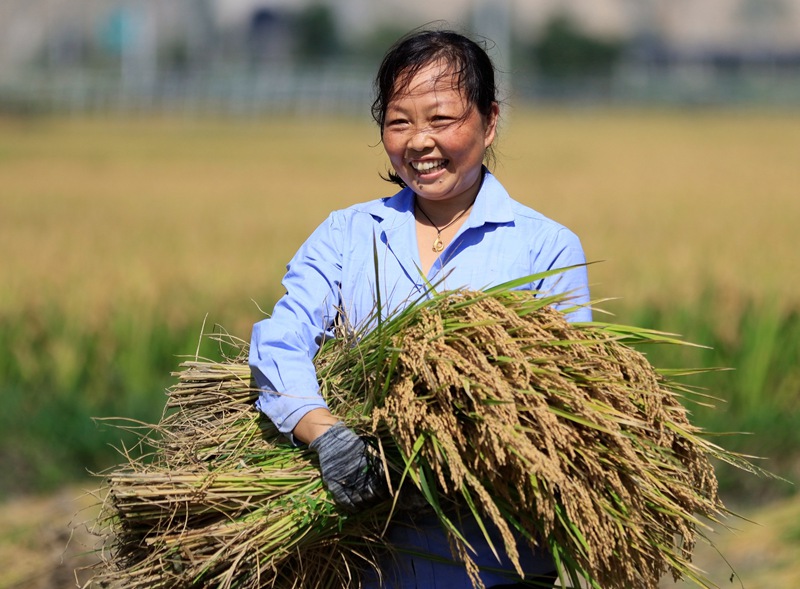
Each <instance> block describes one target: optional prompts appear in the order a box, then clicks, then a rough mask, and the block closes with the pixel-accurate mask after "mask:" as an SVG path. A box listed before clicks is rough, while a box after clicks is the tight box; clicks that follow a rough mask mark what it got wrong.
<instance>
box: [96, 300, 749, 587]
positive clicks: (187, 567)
mask: <svg viewBox="0 0 800 589" xmlns="http://www.w3.org/2000/svg"><path fill="white" fill-rule="evenodd" d="M553 302H554V299H547V298H541V297H540V298H535V297H533V296H531V294H530V293H520V292H515V291H509V290H506V289H495V290H492V291H490V292H487V293H474V292H465V291H461V292H455V293H446V294H443V295H438V296H435V297H433V298H432V299H430V300H427V301H424V302H421V303H419V304H417V305H414V306H411V307H409V308H407V309H406V310H404V311H402V312H401V313H399V314H398V315H396V316H394V317H393V318H391V319H390V320H388V321H383V322H381V321H377V326H376V327H374V329H372V330H371V331H369V332H368V333H361V334H352V333H351V334H345V335H347V336H348V337H342V338H340V339H338V340H335V341H332V342H328V344H326V345H325V346H323V349H322V350H321V351H320V353H319V354H318V356H317V360H316V361H317V367H318V374H319V377H320V383H321V388H322V392H323V394H324V395H325V396H326V399H327V400H328V402H329V405H330V407H331V410H332V411H333V412H334V413H335V414H338V415H339V416H340V417H342V418H343V419H344V420H345V421H346V422H347V423H348V425H350V426H351V427H354V428H356V429H358V430H360V431H362V432H364V433H369V434H372V435H373V436H375V438H376V439H377V440H378V446H379V449H380V452H381V455H382V459H383V460H384V461H385V463H386V464H387V466H388V467H389V468H388V471H389V472H390V473H392V477H391V479H392V480H391V483H392V486H393V490H394V491H395V497H396V498H397V497H400V496H402V495H403V494H404V493H405V491H403V489H404V488H405V486H408V485H412V486H413V487H414V488H415V492H416V493H417V494H418V495H419V494H421V495H422V497H423V498H424V499H425V501H426V502H427V503H428V505H429V506H430V507H431V509H433V510H434V511H435V513H436V514H437V515H438V517H439V520H440V522H441V523H442V525H443V526H444V528H445V529H446V530H448V532H449V533H450V536H451V540H452V546H453V552H454V556H455V557H456V558H458V559H460V560H461V561H463V562H464V563H465V565H466V566H467V568H468V570H470V571H472V573H473V578H474V580H475V584H476V586H479V583H480V582H479V581H478V578H477V571H476V566H475V564H474V563H473V562H472V560H471V558H470V552H469V547H468V546H467V545H466V544H465V543H464V541H463V540H462V539H461V538H460V536H459V534H458V532H457V529H456V527H455V525H454V523H453V522H454V519H455V516H454V515H453V514H454V513H455V511H456V510H458V509H461V510H468V511H470V512H472V513H473V514H474V516H475V517H477V518H478V519H479V521H481V522H484V523H485V524H488V522H491V523H492V524H493V525H495V526H496V527H497V528H498V529H499V530H500V531H501V532H502V535H503V538H504V543H505V547H504V548H505V550H506V552H507V553H508V554H509V555H510V557H511V558H512V561H515V562H516V560H517V553H516V544H515V542H514V541H513V538H512V530H518V531H521V532H523V534H524V535H525V536H526V537H527V538H528V540H529V543H530V545H531V546H532V547H535V546H537V545H541V544H544V545H546V546H547V547H548V549H549V550H550V551H551V552H552V553H553V554H554V556H555V558H556V560H557V562H558V563H559V566H560V569H561V571H562V574H563V575H564V577H565V578H569V579H571V581H572V582H573V583H577V582H578V580H579V579H584V580H585V581H588V582H589V583H590V585H591V586H596V587H603V588H604V589H613V588H615V587H616V588H632V589H638V588H642V589H645V588H654V587H656V586H657V584H658V580H659V579H660V578H661V577H662V576H663V575H664V574H665V573H672V575H673V576H674V577H675V578H681V577H683V578H689V579H691V580H694V581H695V582H696V583H697V584H698V585H700V586H703V587H706V586H708V585H707V583H706V582H705V581H704V579H703V578H702V577H701V576H700V575H699V574H698V573H697V572H696V571H695V570H694V569H693V568H692V566H691V554H692V549H693V547H694V544H695V542H696V539H697V536H698V535H700V536H703V535H704V534H705V526H704V524H702V523H701V520H700V519H699V518H700V517H701V516H702V517H705V518H709V519H711V520H718V519H719V518H720V517H721V516H724V515H726V514H727V511H726V509H725V508H724V506H723V505H722V503H721V501H720V499H719V497H718V494H717V482H716V478H715V476H714V472H713V469H712V466H711V464H710V459H711V458H719V459H722V460H726V461H728V462H731V463H733V464H736V465H738V466H741V467H744V468H750V467H749V464H748V463H746V462H744V461H743V460H741V459H740V458H739V457H737V456H735V455H732V454H730V453H728V452H726V451H724V450H723V449H721V448H719V447H718V446H715V445H713V444H711V443H710V442H708V441H706V440H705V439H703V438H702V437H700V434H701V433H702V432H700V431H699V430H698V428H696V427H694V426H693V425H692V424H691V423H690V422H689V420H688V418H687V413H686V410H685V409H684V407H683V406H682V405H681V403H680V402H679V398H680V395H681V393H682V392H683V389H682V388H681V387H680V386H678V385H677V384H675V383H674V382H671V381H669V380H667V379H665V378H664V377H662V376H660V375H659V374H658V373H657V372H656V370H655V369H654V368H653V367H652V366H650V365H649V363H648V362H647V360H646V359H645V358H644V356H642V355H641V354H640V353H639V352H637V351H635V350H633V349H632V348H631V347H630V345H629V344H631V343H635V342H642V341H651V340H666V338H663V337H662V336H661V335H659V334H657V333H655V332H649V331H645V330H638V329H634V328H623V327H620V326H611V325H604V324H599V323H591V324H569V323H567V322H566V320H565V319H564V317H563V315H562V314H561V313H559V312H557V311H554V310H552V309H551V308H550V307H549V305H550V304H552V303H553ZM256 394H257V392H256V391H253V389H252V388H251V387H250V383H249V373H248V371H247V366H246V365H245V364H244V360H243V359H242V356H241V355H240V356H239V358H238V359H235V360H231V361H230V362H229V363H220V364H213V363H204V362H192V363H187V364H186V365H185V370H184V372H182V373H180V374H179V382H178V384H177V385H176V386H174V387H173V388H172V390H171V391H170V401H169V405H171V406H173V407H175V408H176V409H177V411H175V412H173V413H171V414H169V415H168V416H167V417H165V418H164V420H162V423H161V424H160V426H159V427H158V428H157V429H156V433H157V435H154V436H151V437H150V438H148V440H146V441H147V443H148V445H150V446H151V447H152V448H153V453H152V454H153V456H152V457H151V460H150V461H149V463H145V462H144V461H139V460H131V461H130V463H129V464H128V465H127V467H126V468H124V469H121V470H119V471H118V472H116V473H112V475H111V476H110V477H109V502H108V507H109V509H108V511H107V514H108V516H109V519H108V520H107V522H108V523H109V524H110V525H111V529H110V531H111V533H112V534H113V536H114V538H115V542H116V544H115V546H114V547H113V548H112V552H111V555H110V559H109V565H110V566H111V569H110V572H108V571H107V572H106V573H104V574H101V575H99V576H98V577H97V578H96V580H98V581H100V582H102V583H104V582H108V581H109V580H112V579H116V580H120V579H124V581H122V582H121V585H122V586H127V587H136V586H139V587H144V586H147V587H183V586H190V585H192V586H198V585H200V586H220V587H301V586H302V587H317V586H318V587H324V586H330V587H336V586H347V585H348V584H349V583H351V582H352V584H353V585H356V584H357V580H358V574H357V571H358V569H359V568H360V567H363V566H365V565H366V566H369V565H370V563H373V562H375V559H376V552H377V551H379V550H381V548H382V546H381V540H380V533H381V531H382V530H383V529H384V527H385V525H386V521H387V519H389V518H391V517H392V513H393V511H392V510H393V505H391V504H385V505H381V506H378V507H376V508H375V509H374V510H371V511H370V512H369V513H365V514H359V515H356V516H354V515H347V514H343V513H340V512H339V511H338V510H337V509H336V507H335V505H334V504H333V503H332V502H331V501H330V500H329V499H328V497H327V495H326V492H325V490H324V489H323V488H322V485H321V481H320V478H319V474H318V470H317V468H316V466H315V465H314V464H312V463H311V462H310V459H311V458H312V457H311V456H310V455H309V453H307V452H305V451H303V450H300V449H297V448H294V447H292V446H290V445H289V444H288V443H287V442H286V441H285V440H284V439H283V438H282V437H281V436H280V434H278V433H277V432H276V431H275V430H274V429H273V428H272V427H271V426H267V425H265V421H264V420H263V419H261V418H260V417H259V416H258V415H257V414H256V413H255V410H254V409H253V408H252V401H253V399H254V398H255V395H256ZM398 489H399V492H398ZM497 548H498V549H499V548H500V547H497ZM137 583H138V584H137ZM112 584H113V583H112Z"/></svg>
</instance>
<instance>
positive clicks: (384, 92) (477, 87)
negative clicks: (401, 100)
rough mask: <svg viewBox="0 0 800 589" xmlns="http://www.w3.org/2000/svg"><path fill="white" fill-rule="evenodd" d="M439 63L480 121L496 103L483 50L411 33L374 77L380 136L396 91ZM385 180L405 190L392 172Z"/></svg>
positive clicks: (437, 35)
mask: <svg viewBox="0 0 800 589" xmlns="http://www.w3.org/2000/svg"><path fill="white" fill-rule="evenodd" d="M440 60H441V61H443V62H444V63H446V64H447V65H448V68H447V71H446V74H447V75H450V74H452V75H453V78H454V80H455V84H456V87H457V88H458V89H459V90H460V91H461V92H462V94H463V95H464V97H465V98H466V99H467V102H468V104H470V105H473V106H475V108H477V110H478V112H479V113H480V114H481V115H483V116H484V117H488V116H489V115H490V114H491V112H492V108H493V105H494V104H495V103H496V102H497V85H496V83H495V71H494V65H493V64H492V60H491V58H490V57H489V55H488V54H487V53H486V50H485V49H484V48H483V47H481V46H480V45H479V44H478V43H476V42H475V41H473V40H471V39H468V38H467V37H465V36H464V35H462V34H460V33H456V32H455V31H448V30H441V31H438V30H437V31H430V30H425V31H414V32H412V33H410V34H408V35H406V36H405V37H402V38H401V39H400V40H398V41H397V42H396V43H395V44H394V45H392V47H391V48H390V49H389V51H388V52H387V53H386V55H385V56H384V58H383V61H382V62H381V65H380V68H378V75H377V76H376V77H375V94H376V97H375V101H374V102H373V103H372V118H373V119H375V122H376V123H378V126H379V127H380V129H381V136H383V124H384V122H385V121H386V109H387V107H388V105H389V102H390V101H391V100H392V98H394V95H395V93H396V92H397V91H398V89H399V88H402V87H404V86H406V85H407V84H408V83H409V82H410V81H411V79H412V78H413V77H414V76H415V75H416V74H417V72H419V71H420V70H421V69H422V68H424V67H425V66H427V65H429V64H431V63H434V62H436V61H440ZM490 150H491V148H490ZM489 157H490V158H491V152H490V153H489ZM387 180H389V181H390V182H394V183H395V184H399V185H400V186H405V183H404V182H403V181H402V180H401V179H400V177H399V176H397V174H395V173H393V172H389V177H388V178H387Z"/></svg>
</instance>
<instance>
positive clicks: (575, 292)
mask: <svg viewBox="0 0 800 589" xmlns="http://www.w3.org/2000/svg"><path fill="white" fill-rule="evenodd" d="M537 258H539V263H538V264H536V265H537V266H539V267H540V268H541V265H540V264H541V262H542V261H548V260H549V261H548V262H547V264H546V270H558V269H561V268H570V267H571V266H576V267H575V268H570V269H569V270H565V271H564V272H560V273H558V274H554V275H553V276H548V277H547V278H544V279H543V280H542V281H541V282H540V283H539V284H538V285H537V287H536V290H538V291H540V292H541V293H542V294H543V295H545V296H546V295H554V294H566V295H568V299H567V300H566V301H564V302H563V303H559V304H557V305H556V308H557V309H559V310H562V311H564V310H568V309H569V312H568V313H567V320H569V321H573V322H577V321H591V320H592V310H591V307H590V306H589V277H588V273H587V271H586V256H585V255H584V253H583V247H582V246H581V242H580V240H579V239H578V236H577V235H575V234H574V233H573V232H572V231H570V230H569V229H567V228H565V227H561V228H560V229H559V230H558V231H556V232H554V234H553V235H552V237H551V238H550V239H549V240H547V242H546V244H545V245H544V247H543V248H542V250H541V251H540V252H538V256H537Z"/></svg>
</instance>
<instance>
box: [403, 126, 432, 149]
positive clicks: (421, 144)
mask: <svg viewBox="0 0 800 589" xmlns="http://www.w3.org/2000/svg"><path fill="white" fill-rule="evenodd" d="M409 147H411V149H413V150H414V151H424V150H426V149H429V148H431V147H433V137H432V134H431V129H430V128H429V127H424V128H421V129H415V130H414V134H413V135H412V137H411V141H410V142H409Z"/></svg>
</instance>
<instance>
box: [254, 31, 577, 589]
mask: <svg viewBox="0 0 800 589" xmlns="http://www.w3.org/2000/svg"><path fill="white" fill-rule="evenodd" d="M376 89H377V98H376V100H375V103H374V104H373V108H372V111H373V117H374V118H375V121H376V122H377V123H378V125H379V127H380V131H381V138H382V142H383V146H384V148H385V150H386V154H387V155H388V157H389V162H390V163H391V167H392V169H393V171H392V172H390V174H389V180H391V181H392V182H395V183H396V184H398V185H399V186H400V187H401V190H400V191H399V192H398V193H397V194H395V195H394V196H391V197H388V198H382V199H379V200H375V201H371V202H367V203H363V204H358V205H355V206H352V207H350V208H348V209H345V210H342V211H335V212H333V213H332V214H331V215H330V216H329V217H328V219H327V220H326V221H325V222H324V223H322V225H320V226H319V227H318V228H317V230H316V231H315V232H314V233H313V234H312V235H311V237H309V239H308V240H307V241H306V242H305V243H304V244H303V246H302V247H301V248H300V250H299V251H298V252H297V254H296V255H295V256H294V258H292V260H291V262H290V263H289V265H288V272H287V274H286V276H285V277H284V281H283V284H284V286H285V288H286V294H285V295H284V297H283V298H281V300H280V301H279V302H278V303H277V305H276V306H275V309H274V312H273V314H272V316H271V317H270V318H269V319H266V320H264V321H261V322H259V323H257V324H256V325H255V326H254V329H253V337H252V342H251V348H250V350H251V351H250V365H251V367H252V371H253V374H254V376H255V379H256V381H257V383H258V385H259V387H260V388H261V389H262V394H261V396H260V398H259V400H258V403H257V405H258V407H259V409H260V410H261V411H263V412H264V413H265V414H266V415H267V416H268V417H269V418H270V419H271V420H272V421H273V422H274V423H275V424H276V426H277V427H278V428H279V429H280V431H282V432H283V433H285V434H286V435H288V436H290V437H291V438H292V439H293V440H295V442H296V443H300V444H308V445H309V446H310V447H311V448H312V449H314V450H316V451H317V452H318V454H319V461H320V468H321V471H322V477H323V481H324V482H325V484H326V486H327V487H328V489H329V491H330V492H331V494H332V495H333V497H334V499H335V500H336V501H337V502H338V503H339V504H340V505H341V506H342V507H344V508H345V509H349V510H352V511H358V510H359V509H362V508H364V507H366V506H369V505H372V504H373V503H374V502H375V501H379V500H381V499H382V498H384V497H385V494H386V490H385V484H384V483H383V478H382V474H381V473H380V472H379V471H378V469H376V468H371V467H370V460H369V455H368V453H367V448H366V445H365V442H364V441H363V440H362V439H361V438H360V437H359V436H358V435H356V434H355V433H354V432H352V431H351V430H349V429H348V428H347V427H345V426H344V424H342V423H341V422H339V420H338V419H337V418H336V417H335V416H333V415H332V414H331V413H330V411H329V410H328V408H327V405H326V403H325V401H324V400H323V399H322V398H321V396H320V395H319V392H318V384H317V378H316V373H315V371H314V366H313V363H312V360H313V357H314V355H315V354H316V352H317V350H318V346H319V344H320V342H321V341H322V339H323V338H324V337H326V336H327V335H330V334H331V332H332V331H333V327H334V324H335V323H336V321H337V320H338V319H341V317H340V313H342V312H344V313H345V314H346V316H347V320H348V321H349V322H350V323H351V324H353V325H358V324H359V323H361V322H363V321H364V320H365V319H367V318H369V317H370V315H371V314H372V313H373V312H374V309H375V301H376V300H377V293H376V288H378V285H379V288H380V300H381V301H382V311H383V312H385V313H386V314H390V313H392V312H393V311H395V310H397V309H400V308H402V307H403V306H405V305H407V304H408V303H409V301H412V300H414V299H415V298H418V297H419V296H420V295H422V294H424V293H425V292H426V290H427V289H428V288H429V285H430V284H435V285H437V288H438V289H439V290H444V289H455V288H460V287H468V288H471V289H482V288H485V287H489V286H492V285H496V284H500V283H503V282H506V281H509V280H513V279H516V278H520V277H522V276H528V275H531V274H534V273H538V272H543V271H546V270H550V269H557V268H565V267H568V266H574V265H580V264H583V263H584V261H585V258H584V255H583V251H582V248H581V245H580V242H579V240H578V238H577V237H576V236H575V235H574V234H573V233H572V232H570V231H569V230H568V229H566V228H565V227H563V226H561V225H559V224H557V223H555V222H553V221H551V220H549V219H547V218H546V217H544V216H542V215H541V214H539V213H537V212H536V211H534V210H532V209H530V208H527V207H525V206H523V205H521V204H520V203H518V202H516V201H514V200H512V199H511V198H510V197H509V195H508V194H507V193H506V191H505V189H504V188H503V186H502V185H501V184H500V182H498V180H497V179H496V178H495V177H494V176H493V175H492V174H491V172H489V170H488V169H487V168H486V167H485V166H484V160H486V159H487V156H489V155H491V146H492V144H493V142H494V140H495V136H496V132H497V121H498V117H499V106H498V101H497V97H496V86H495V81H494V69H493V66H492V63H491V60H490V59H489V57H488V55H487V54H486V52H485V51H484V50H483V49H482V48H481V47H480V46H479V45H477V44H476V43H475V42H473V41H471V40H469V39H467V38H466V37H464V36H462V35H460V34H458V33H454V32H450V31H425V32H419V33H414V34H412V35H410V36H408V37H406V38H404V39H401V40H400V41H399V42H398V43H396V44H395V45H394V46H393V47H392V48H391V49H390V50H389V52H388V53H387V55H386V57H385V58H384V60H383V63H382V64H381V67H380V69H379V72H378V76H377V79H376ZM373 244H375V245H373ZM375 247H377V257H378V269H377V279H378V280H376V269H375V257H374V253H375V251H374V248H375ZM527 288H529V289H535V290H539V291H541V292H570V293H571V294H572V296H573V297H574V298H573V302H574V303H576V304H586V303H588V296H589V293H588V286H587V277H586V271H585V268H584V267H583V266H580V267H578V268H573V269H571V270H568V271H566V272H564V273H561V274H557V275H556V276H555V277H553V278H549V279H545V280H542V281H539V282H538V283H536V284H529V285H527ZM590 318H591V312H590V310H589V308H588V307H581V308H579V309H578V310H576V311H573V312H572V313H571V315H570V319H572V320H589V319H590ZM420 519H423V520H425V521H420ZM472 524H474V522H472ZM463 532H464V534H465V536H466V538H467V539H468V541H469V542H470V544H471V545H472V546H473V547H474V548H475V549H476V552H477V555H476V557H475V560H476V562H477V563H478V564H479V565H481V566H482V567H486V568H487V570H485V571H484V572H482V576H481V578H482V580H483V581H484V583H485V585H486V586H487V587H491V586H504V584H506V585H507V584H509V583H511V584H512V585H510V586H514V585H513V583H515V582H517V581H520V579H519V577H518V576H517V575H515V574H514V573H513V568H512V567H511V565H510V563H509V562H508V559H507V558H503V559H502V562H500V563H498V561H497V559H496V558H495V557H494V556H493V554H492V551H491V550H490V549H489V547H488V545H487V543H486V541H485V539H484V538H483V534H482V533H481V532H480V530H479V529H478V528H477V526H476V525H471V524H470V523H469V522H466V523H464V529H463ZM388 534H389V535H388V538H389V540H390V542H391V543H392V544H393V546H394V547H396V548H397V551H396V552H397V555H396V557H395V559H394V560H393V561H392V562H391V563H386V569H387V570H382V571H381V577H382V579H381V583H380V584H379V583H378V580H377V579H375V580H373V581H369V580H368V581H367V584H370V583H373V584H374V585H375V586H385V587H419V588H429V587H448V588H449V587H468V586H469V585H470V583H469V579H468V577H467V575H466V571H465V569H464V567H463V566H461V565H459V564H458V563H454V562H446V561H447V560H449V559H450V550H449V547H448V542H447V539H446V537H445V536H444V533H443V532H442V531H441V530H440V529H439V528H438V526H437V525H436V523H435V520H434V521H430V518H427V519H426V518H417V520H416V521H415V522H414V526H404V525H402V524H397V525H394V526H392V527H390V530H389V533H388ZM496 545H499V546H502V542H499V543H496ZM520 553H521V555H523V556H522V564H523V568H524V570H525V572H526V577H525V580H526V581H529V580H530V579H531V578H532V577H531V576H537V575H544V577H539V579H540V580H545V579H546V582H547V584H548V585H552V581H553V577H552V575H551V574H550V573H552V571H553V569H554V568H555V566H554V565H553V562H552V560H551V558H550V557H549V555H547V554H541V553H532V552H531V551H530V550H529V549H527V550H526V549H524V548H523V549H522V550H521V551H520ZM420 554H423V556H420ZM488 569H492V570H488ZM497 569H503V570H505V571H509V572H508V573H499V572H497ZM539 586H542V585H539Z"/></svg>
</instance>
